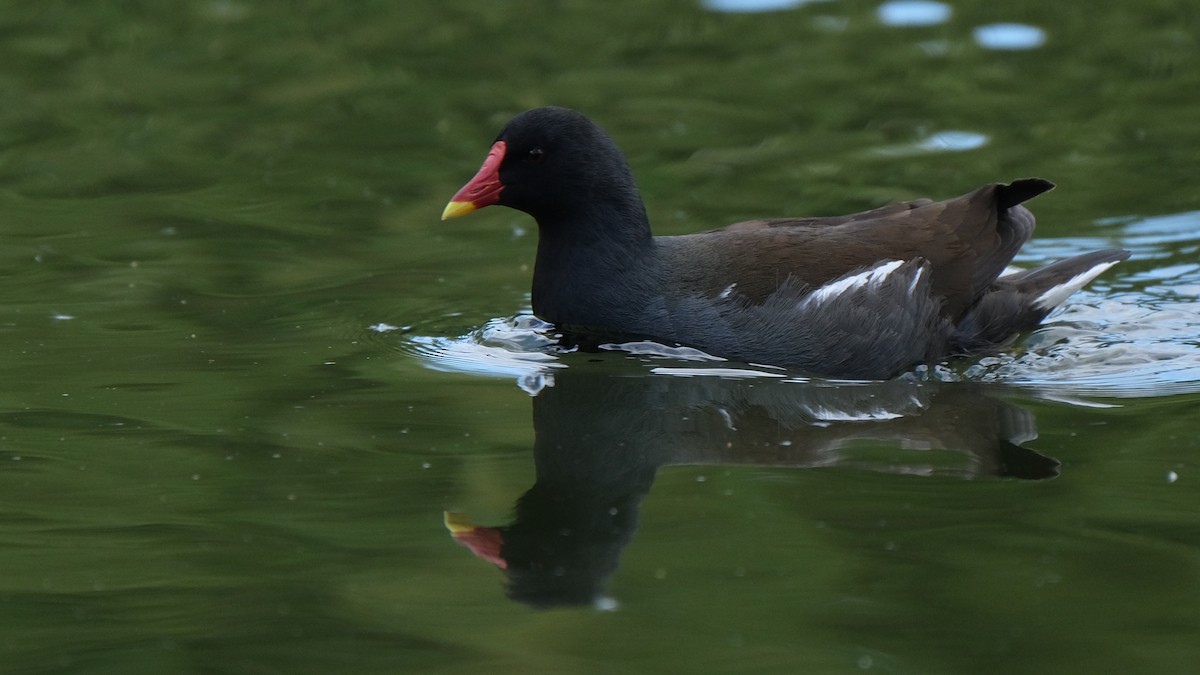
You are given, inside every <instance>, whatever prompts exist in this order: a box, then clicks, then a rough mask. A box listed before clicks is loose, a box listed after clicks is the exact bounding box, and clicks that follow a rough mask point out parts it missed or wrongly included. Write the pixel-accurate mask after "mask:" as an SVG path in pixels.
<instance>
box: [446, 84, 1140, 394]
mask: <svg viewBox="0 0 1200 675" xmlns="http://www.w3.org/2000/svg"><path fill="white" fill-rule="evenodd" d="M1053 187H1054V184H1053V183H1050V182H1049V181H1046V180H1042V179H1040V178H1027V179H1024V180H1017V181H1013V182H1012V183H1009V184H1007V185H1004V184H993V185H986V186H984V187H981V188H979V189H978V190H975V191H974V192H971V193H968V194H965V195H962V196H961V197H955V198H953V199H948V200H945V201H940V202H935V201H931V200H928V199H920V200H916V201H911V202H904V203H900V204H892V205H889V206H884V207H881V208H877V209H874V210H871V211H865V212H863V213H855V214H851V215H846V216H836V217H824V218H774V219H767V220H751V221H746V222H742V223H736V224H733V225H729V226H728V227H724V228H721V229H717V230H711V231H708V232H700V233H697V234H689V235H682V236H671V237H655V236H652V235H651V234H650V225H649V223H648V221H647V219H646V210H645V207H644V206H643V205H642V200H641V197H640V196H639V195H638V191H637V187H636V186H635V185H634V180H633V174H632V173H631V172H630V170H629V166H628V165H627V164H626V162H625V158H624V157H623V156H622V154H621V152H620V150H618V149H617V146H616V145H615V144H614V143H613V141H612V139H610V138H609V137H608V135H607V134H605V133H604V131H603V130H601V129H600V127H598V126H596V124H594V123H593V122H592V121H591V120H589V119H588V118H586V117H584V116H583V115H582V114H580V113H578V112H576V111H574V110H570V109H567V108H559V107H545V108H536V109H533V110H529V111H526V112H524V113H521V114H520V115H517V116H516V117H515V118H513V119H512V121H510V122H509V123H508V125H507V126H505V127H504V130H503V131H501V132H500V135H499V136H497V137H496V141H495V142H494V143H493V144H492V148H491V151H490V152H489V153H488V156H487V159H486V160H484V162H483V166H482V167H481V168H480V169H479V172H478V173H477V174H476V175H475V177H474V178H472V179H471V180H470V182H468V183H467V184H466V185H464V186H463V188H462V189H461V190H459V191H458V193H457V194H455V195H454V197H453V199H452V200H451V201H450V203H449V204H448V205H447V206H446V210H445V212H444V213H443V214H442V219H443V220H446V219H449V218H454V217H457V216H461V215H464V214H466V213H469V212H471V211H474V210H475V209H478V208H481V207H484V206H488V205H490V204H502V205H504V206H509V207H512V208H515V209H518V210H521V211H524V212H525V213H528V214H529V215H531V216H533V217H534V219H536V220H537V224H538V249H537V261H536V263H535V266H534V271H533V313H534V314H536V315H537V316H538V317H540V318H542V319H544V320H546V321H550V322H552V323H554V324H556V325H557V326H558V328H559V329H560V330H563V331H566V332H568V333H581V334H584V335H589V334H591V335H597V334H598V335H603V336H629V337H634V338H643V339H645V338H649V339H653V340H656V341H659V342H663V343H667V344H679V345H685V346H689V347H694V348H697V349H701V350H703V351H705V352H708V353H710V354H712V355H715V356H719V357H724V358H728V359H734V360H737V361H743V362H751V363H763V364H770V365H775V366H781V367H788V368H796V369H800V370H803V371H806V372H808V373H811V374H814V375H821V376H825V377H834V378H855V379H886V378H889V377H892V376H894V375H897V374H899V373H901V372H903V371H904V370H905V369H907V368H910V367H912V366H914V365H917V364H922V363H932V362H937V361H939V360H941V359H943V358H945V357H947V356H951V355H959V354H971V353H979V352H985V351H988V350H992V349H995V348H997V347H1000V346H1002V345H1003V344H1005V343H1006V342H1008V341H1009V340H1010V339H1012V338H1013V337H1014V336H1015V335H1016V334H1018V333H1020V332H1022V331H1026V330H1030V329H1032V328H1034V327H1036V326H1037V325H1038V324H1039V323H1040V322H1041V321H1042V319H1044V318H1045V317H1046V315H1047V314H1049V313H1050V311H1051V310H1053V309H1054V308H1055V307H1057V306H1058V305H1060V304H1062V303H1063V302H1064V301H1065V300H1066V299H1067V297H1068V296H1070V295H1071V294H1072V293H1074V292H1075V291H1077V290H1079V289H1080V288H1082V287H1083V286H1084V285H1085V284H1087V283H1088V282H1090V281H1091V280H1092V279H1094V278H1096V276H1098V275H1099V274H1101V273H1102V272H1104V271H1105V270H1107V269H1108V268H1110V267H1112V266H1113V265H1115V264H1116V263H1118V262H1120V261H1121V260H1124V259H1125V258H1127V257H1129V252H1128V251H1124V250H1120V249H1106V250H1103V251H1094V252H1091V253H1084V254H1082V255H1077V256H1074V257H1071V258H1067V259H1064V260H1059V261H1057V262H1054V263H1052V264H1049V265H1046V266H1044V267H1039V268H1036V269H1030V270H1025V271H1021V272H1016V273H1013V274H1007V275H1006V274H1004V271H1005V268H1006V267H1008V265H1009V263H1010V262H1011V261H1012V259H1013V256H1015V255H1016V253H1017V251H1018V250H1019V249H1020V248H1021V246H1022V245H1023V244H1024V243H1025V241H1026V240H1028V239H1029V237H1030V235H1031V234H1032V233H1033V227H1034V219H1033V214H1031V213H1030V212H1029V210H1028V209H1026V208H1025V207H1024V206H1022V205H1021V203H1022V202H1024V201H1026V200H1028V199H1031V198H1033V197H1036V196H1037V195H1039V194H1041V193H1043V192H1046V191H1047V190H1050V189H1051V188H1053Z"/></svg>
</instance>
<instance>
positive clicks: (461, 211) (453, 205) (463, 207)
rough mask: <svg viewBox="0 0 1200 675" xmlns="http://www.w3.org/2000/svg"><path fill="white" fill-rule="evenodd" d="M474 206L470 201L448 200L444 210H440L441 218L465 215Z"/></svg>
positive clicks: (448, 218) (446, 218) (472, 209)
mask: <svg viewBox="0 0 1200 675" xmlns="http://www.w3.org/2000/svg"><path fill="white" fill-rule="evenodd" d="M476 208H477V207H476V206H475V205H474V204H472V203H471V202H450V203H449V204H447V205H446V210H445V211H442V220H450V219H451V218H457V217H459V216H465V215H467V214H468V213H470V212H472V211H474V210H475V209H476Z"/></svg>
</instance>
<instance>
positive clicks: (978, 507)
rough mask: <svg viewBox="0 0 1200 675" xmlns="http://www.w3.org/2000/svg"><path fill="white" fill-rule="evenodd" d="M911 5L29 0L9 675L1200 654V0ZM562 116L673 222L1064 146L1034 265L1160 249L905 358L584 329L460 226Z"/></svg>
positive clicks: (684, 227) (1021, 159)
mask: <svg viewBox="0 0 1200 675" xmlns="http://www.w3.org/2000/svg"><path fill="white" fill-rule="evenodd" d="M877 5H878V3H868V2H852V1H844V2H843V1H840V0H835V1H832V2H819V3H811V4H803V6H800V7H797V8H794V9H789V10H784V11H777V12H766V13H721V12H717V11H711V10H707V9H705V8H704V7H703V6H701V4H700V3H698V2H682V1H681V2H640V3H587V2H572V1H567V2H549V1H546V2H533V1H525V0H514V1H511V2H477V3H475V2H440V3H417V2H410V3H384V2H378V3H375V2H370V3H321V2H307V3H283V2H236V1H233V0H214V1H206V2H180V3H150V2H143V3H138V2H117V3H68V2H39V3H18V2H0V100H2V101H4V105H2V106H0V277H2V278H3V282H4V283H3V285H2V286H0V378H2V379H0V382H2V383H3V384H2V386H0V673H4V674H8V673H19V674H22V675H24V674H26V673H29V674H32V673H38V674H41V673H123V674H124V673H322V674H324V673H383V672H388V673H395V672H405V673H408V672H417V673H425V672H428V673H482V672H488V673H535V672H536V673H619V672H664V673H666V672H670V673H676V672H711V673H733V672H747V673H779V672H798V671H808V672H859V671H882V672H894V673H984V672H997V673H1000V672H1003V673H1016V672H1022V673H1024V672H1036V673H1064V672H1080V673H1083V672H1155V673H1190V672H1193V671H1194V670H1195V667H1196V665H1195V664H1196V663H1197V662H1200V515H1198V511H1200V470H1198V468H1200V466H1198V463H1197V456H1198V453H1200V430H1198V425H1197V421H1196V420H1197V419H1198V415H1200V344H1198V342H1197V337H1196V336H1197V335H1200V303H1198V302H1197V300H1196V297H1197V294H1198V293H1200V263H1197V255H1198V253H1200V191H1198V190H1197V187H1196V169H1195V167H1196V162H1197V158H1198V157H1200V125H1198V124H1197V123H1196V120H1200V95H1198V94H1197V92H1200V38H1198V37H1197V36H1198V35H1200V9H1198V7H1200V6H1197V5H1196V4H1195V3H1190V2H1184V1H1182V0H1180V1H1175V2H1171V1H1168V0H1147V1H1144V2H1139V3H1123V2H1089V3H1044V2H1032V1H1020V2H1010V3H1003V4H999V3H985V2H975V1H972V2H966V1H963V2H952V3H950V6H951V8H952V14H951V16H950V17H949V19H948V20H946V21H944V22H942V23H936V24H934V25H929V26H923V27H902V26H894V25H886V24H884V23H883V22H881V21H880V19H879V15H878V14H877ZM1002 22H1017V23H1021V24H1026V25H1029V26H1033V27H1037V28H1040V29H1042V30H1043V31H1044V34H1045V43H1044V44H1042V45H1040V46H1036V47H1033V48H1030V49H1018V50H997V49H990V48H984V47H983V46H981V45H980V44H978V43H977V42H976V41H975V38H974V37H973V35H974V33H973V31H974V29H975V28H977V27H979V26H983V25H988V24H994V23H1002ZM549 103H555V104H560V105H568V106H572V107H575V108H578V109H580V110H583V111H585V112H586V113H587V114H588V115H590V116H591V117H593V118H594V119H596V120H597V121H598V122H599V123H601V124H602V125H603V126H604V127H605V128H606V129H608V130H609V131H610V132H611V133H612V135H613V136H614V138H615V139H616V140H617V142H618V143H619V144H620V145H621V146H622V148H623V149H624V150H625V151H626V153H627V155H628V157H629V160H630V163H631V165H632V167H633V169H634V172H635V174H636V175H637V176H638V179H639V184H640V186H641V189H642V192H643V194H644V196H645V197H646V201H647V207H648V210H649V213H650V217H651V221H652V222H653V223H654V224H655V228H656V230H657V231H658V232H659V233H664V234H665V233H684V232H689V231H695V230H700V229H708V228H712V227H717V226H720V225H723V224H726V223H729V222H733V221H736V220H740V219H745V218H750V217H760V216H771V215H783V214H792V215H801V214H822V213H841V212H847V211H851V210H858V209H863V208H868V207H872V206H877V205H879V204H881V203H884V202H887V201H891V200H897V199H908V198H913V197H919V196H932V197H947V196H951V195H955V194H958V193H961V192H965V191H967V190H970V189H972V188H974V187H976V186H977V185H979V184H982V183H986V182H992V181H996V180H1008V179H1012V178H1018V177H1024V176H1044V177H1046V178H1048V179H1051V180H1053V181H1055V182H1057V183H1058V184H1059V188H1058V190H1056V191H1054V192H1052V193H1050V194H1048V195H1045V196H1042V197H1039V198H1038V199H1037V200H1036V201H1035V202H1033V203H1032V204H1031V206H1032V207H1033V209H1034V211H1035V213H1037V215H1038V218H1039V230H1038V234H1037V241H1035V242H1034V243H1032V244H1031V245H1030V246H1029V247H1027V248H1026V252H1025V253H1024V254H1023V256H1022V257H1021V259H1020V260H1021V261H1022V262H1026V263H1034V262H1041V261H1044V260H1047V259H1052V258H1055V257H1058V256H1059V255H1062V254H1069V253H1072V252H1077V251H1081V250H1087V249H1090V248H1101V247H1105V246H1124V247H1127V248H1130V249H1131V250H1133V252H1134V258H1133V259H1132V260H1130V261H1129V262H1127V263H1123V264H1122V265H1120V266H1119V267H1118V268H1116V269H1114V270H1113V271H1112V272H1110V273H1109V274H1107V275H1106V276H1105V277H1103V278H1102V279H1101V280H1099V281H1098V282H1097V283H1095V284H1093V285H1092V286H1091V287H1090V288H1089V290H1087V291H1085V292H1083V293H1081V294H1079V295H1078V296H1076V299H1075V301H1074V302H1073V304H1072V305H1071V306H1070V307H1068V308H1067V309H1066V311H1065V312H1064V313H1062V314H1061V315H1059V316H1057V317H1056V318H1055V319H1054V320H1053V321H1052V323H1051V325H1050V326H1049V327H1047V328H1046V329H1045V330H1043V331H1040V332H1038V333H1036V334H1034V335H1032V336H1030V337H1029V338H1028V339H1026V340H1025V341H1024V342H1023V343H1021V344H1020V345H1017V346H1015V347H1014V348H1013V350H1011V351H1010V353H1008V354H1006V355H1005V356H1003V357H1001V358H997V359H992V360H988V361H985V362H981V363H975V364H952V367H951V368H950V369H947V370H940V371H936V372H933V373H916V374H914V376H912V377H911V378H909V380H910V381H903V382H897V383H892V384H889V385H873V386H855V387H851V386H847V385H835V384H830V383H820V382H808V381H803V380H801V379H797V378H780V377H764V376H762V375H764V374H766V375H771V374H778V373H771V372H770V371H768V370H766V369H746V368H745V367H740V366H738V365H737V364H711V363H703V362H699V363H698V362H693V361H688V360H684V359H680V358H677V357H670V356H654V355H646V354H641V355H629V354H625V353H622V352H608V353H604V354H600V355H589V354H556V353H553V350H551V349H549V348H547V347H546V346H545V344H544V341H545V338H544V337H542V334H541V333H540V332H539V330H538V329H537V328H536V326H531V325H530V324H529V322H528V319H527V318H521V317H520V315H521V313H522V312H523V311H526V310H527V308H528V295H527V293H528V288H529V277H530V266H531V264H532V257H533V248H534V240H535V230H534V227H533V224H532V222H530V221H529V220H528V218H527V217H525V216H523V215H522V214H518V213H516V212H512V211H505V210H502V209H498V208H497V209H487V210H484V211H482V212H480V213H477V214H472V215H471V216H470V217H467V218H463V219H458V220H455V221H453V222H449V223H442V222H439V221H438V216H439V214H440V213H441V209H442V207H443V206H444V205H445V203H446V200H447V199H448V198H449V197H450V195H452V194H453V193H454V191H455V190H457V189H458V187H459V186H460V185H461V184H462V183H463V182H465V181H466V180H467V179H468V178H469V177H470V176H471V175H472V173H473V172H474V171H475V169H476V168H477V166H478V164H479V163H480V162H481V161H482V159H483V156H484V153H485V152H486V150H487V148H488V146H489V144H490V142H491V140H492V138H493V137H494V135H495V133H496V131H497V130H498V129H499V127H500V126H502V124H503V123H504V121H506V120H507V119H508V118H509V117H510V116H511V115H512V114H514V113H516V112H519V111H520V110H523V109H525V108H528V107H532V106H537V105H542V104H549ZM946 132H962V133H963V134H964V135H960V136H957V137H955V136H950V137H947V136H938V134H944V133H946ZM931 138H932V139H934V142H933V143H932V147H929V145H928V144H927V145H922V144H923V143H925V142H927V141H929V139H931ZM947 138H949V139H950V140H949V141H947ZM956 138H957V139H958V140H957V141H955V140H954V139H956ZM939 139H940V143H941V144H940V145H939V144H938V142H939ZM963 139H966V142H964V141H963ZM972 139H973V140H972ZM956 142H957V143H959V144H961V145H962V146H964V147H959V146H957V145H955V143H956ZM966 146H972V147H966ZM514 317H516V318H514ZM715 365H719V367H720V368H725V369H726V371H728V370H742V371H743V372H741V373H738V374H737V375H738V377H730V376H729V373H728V372H725V374H724V375H722V372H721V371H719V370H717V369H716V368H715V367H714V366H715ZM688 368H691V369H697V371H698V372H691V373H682V374H684V375H694V377H681V376H680V374H681V373H680V371H681V370H683V369H688ZM746 370H750V371H751V372H745V371H746ZM751 375H756V376H755V377H750V376H751ZM785 380H786V381H785ZM944 380H953V381H944ZM964 380H965V381H964ZM531 393H536V396H531ZM851 418H853V419H854V420H859V421H847V420H849V419H851ZM865 418H870V421H864V420H865ZM1035 434H1036V438H1035V437H1034V435H1035ZM535 462H536V466H535ZM535 484H536V485H537V487H536V488H534V486H535ZM531 488H533V491H532V492H531V493H530V494H531V495H532V496H529V497H526V498H524V500H523V501H522V506H521V508H520V509H517V507H516V504H517V500H518V499H519V498H521V497H522V495H524V494H526V492H527V491H531ZM515 509H517V510H515ZM443 511H454V512H461V513H463V514H465V516H466V517H467V518H468V519H469V520H470V521H472V522H475V523H478V524H481V525H487V526H503V527H504V528H505V529H504V530H502V531H501V532H502V533H503V536H505V537H507V538H508V539H507V540H508V541H509V542H510V546H512V547H514V549H515V546H516V543H517V542H518V540H520V541H521V542H524V545H525V546H527V547H528V550H531V551H533V553H532V554H529V555H530V560H532V561H533V562H531V563H529V565H531V566H532V567H530V569H534V570H535V571H537V572H539V573H540V577H539V576H538V575H537V574H535V575H533V580H532V581H529V582H528V583H529V584H531V585H532V586H533V587H534V588H535V591H536V592H537V593H541V595H539V596H537V597H538V598H539V600H538V601H536V602H531V596H530V595H522V593H524V592H526V591H528V587H526V586H518V585H517V582H516V581H514V580H516V579H517V577H518V575H519V573H520V572H521V571H522V569H523V568H522V564H521V563H520V561H517V560H516V559H515V558H514V560H513V561H512V562H511V563H510V564H509V567H508V569H507V570H505V571H500V570H498V569H497V568H496V567H495V566H494V565H492V564H490V563H488V562H486V561H485V560H481V559H480V558H478V557H475V556H473V555H472V554H471V552H470V551H468V550H467V549H466V548H464V547H462V546H460V545H458V544H457V543H456V542H455V541H454V540H453V539H452V538H451V537H450V535H449V533H448V532H447V531H446V528H445V527H444V526H443V523H442V519H443ZM539 555H540V556H543V558H538V556H539ZM546 561H549V562H546ZM556 579H558V580H556ZM568 582H572V583H577V584H578V585H577V586H573V587H572V588H577V587H586V588H587V589H588V591H589V593H588V597H589V598H592V597H593V596H594V598H598V599H599V600H598V601H596V602H587V603H585V604H583V605H582V606H577V607H566V608H563V607H560V608H557V609H549V610H546V609H533V608H531V607H530V606H529V605H530V604H560V603H561V602H562V601H563V600H562V598H561V597H558V598H557V602H552V600H554V594H553V590H554V589H555V588H560V590H561V585H562V584H567V583H568ZM538 584H542V585H541V586H538ZM555 584H560V585H559V586H556V585H555ZM546 589H550V590H549V591H547V590H546ZM547 594H548V595H549V596H550V600H548V599H547ZM509 596H512V597H511V598H510V597H509Z"/></svg>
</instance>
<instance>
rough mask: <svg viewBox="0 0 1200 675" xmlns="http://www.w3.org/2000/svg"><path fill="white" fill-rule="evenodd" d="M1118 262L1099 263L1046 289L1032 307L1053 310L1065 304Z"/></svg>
mask: <svg viewBox="0 0 1200 675" xmlns="http://www.w3.org/2000/svg"><path fill="white" fill-rule="evenodd" d="M1118 262H1120V261H1119V260H1113V261H1111V262H1103V263H1100V264H1098V265H1096V266H1094V267H1092V268H1090V269H1087V270H1084V271H1083V272H1080V273H1079V274H1076V275H1075V276H1073V277H1071V278H1070V279H1068V280H1066V281H1064V282H1063V283H1061V284H1059V285H1057V286H1053V287H1051V288H1049V289H1047V290H1046V291H1045V292H1044V293H1042V294H1041V295H1039V296H1038V297H1037V300H1034V301H1033V304H1034V306H1035V307H1037V308H1038V309H1054V308H1055V307H1058V306H1059V305H1061V304H1063V303H1064V302H1066V301H1067V298H1069V297H1071V295H1072V294H1074V293H1075V291H1078V290H1079V289H1081V288H1083V287H1084V286H1086V285H1088V283H1089V282H1091V280H1092V279H1095V278H1096V277H1098V276H1100V275H1101V274H1104V272H1105V271H1107V270H1108V268H1110V267H1112V266H1113V265H1116V264H1117V263H1118Z"/></svg>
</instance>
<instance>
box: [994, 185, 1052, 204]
mask: <svg viewBox="0 0 1200 675" xmlns="http://www.w3.org/2000/svg"><path fill="white" fill-rule="evenodd" d="M1053 189H1054V183H1051V182H1050V181H1048V180H1046V179H1044V178H1023V179H1021V180H1014V181H1013V182H1011V183H1009V184H1008V185H997V186H996V208H998V209H1000V210H1001V211H1004V210H1007V209H1011V208H1012V207H1014V206H1016V205H1017V204H1021V203H1023V202H1027V201H1029V200H1030V199H1033V198H1034V197H1036V196H1038V195H1040V194H1042V193H1043V192H1049V191H1050V190H1053Z"/></svg>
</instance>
